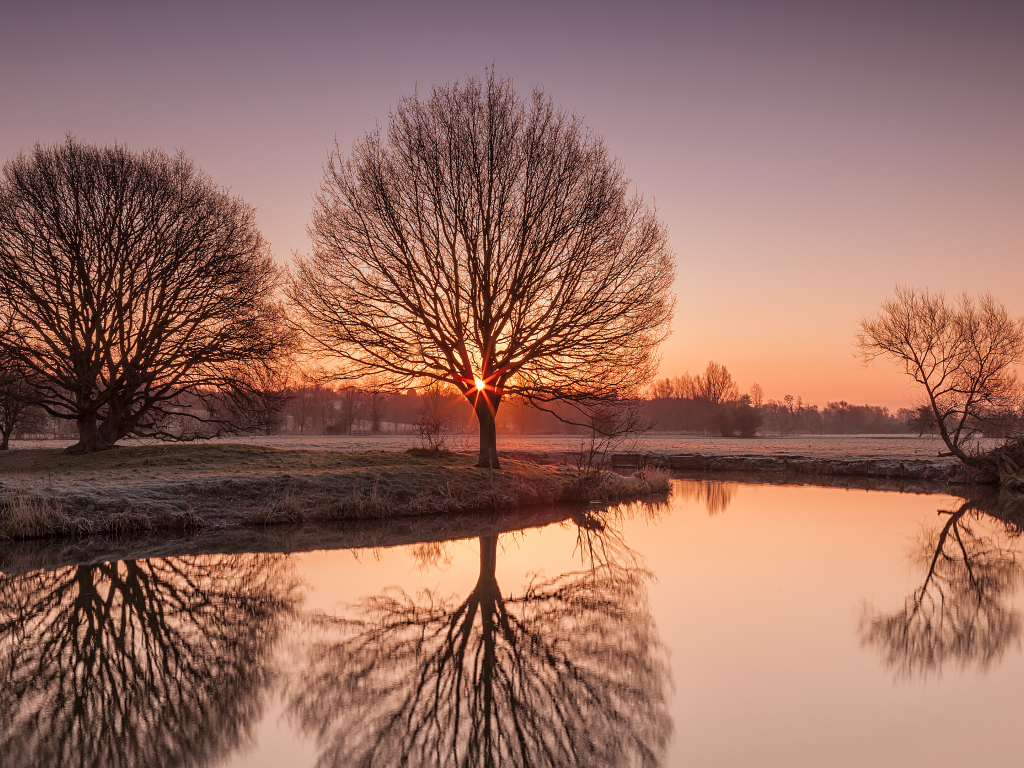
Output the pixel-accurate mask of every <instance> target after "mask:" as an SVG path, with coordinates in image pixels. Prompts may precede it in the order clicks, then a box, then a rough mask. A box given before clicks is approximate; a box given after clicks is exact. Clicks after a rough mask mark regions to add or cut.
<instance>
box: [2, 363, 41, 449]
mask: <svg viewBox="0 0 1024 768" xmlns="http://www.w3.org/2000/svg"><path fill="white" fill-rule="evenodd" d="M36 390H37V388H36V386H35V382H34V381H33V377H32V374H31V372H30V371H29V370H28V369H27V368H26V367H25V366H24V365H22V363H21V362H20V361H19V360H18V359H17V358H15V357H13V356H12V355H10V354H7V353H6V351H5V350H4V349H2V348H0V451H6V450H7V448H8V447H9V442H10V439H11V435H12V434H13V433H14V431H15V430H16V429H20V430H22V431H25V430H26V429H32V428H33V427H35V428H41V427H42V422H43V419H42V418H41V416H42V413H41V412H40V409H39V406H38V404H37V403H38V398H39V395H38V393H37V391H36Z"/></svg>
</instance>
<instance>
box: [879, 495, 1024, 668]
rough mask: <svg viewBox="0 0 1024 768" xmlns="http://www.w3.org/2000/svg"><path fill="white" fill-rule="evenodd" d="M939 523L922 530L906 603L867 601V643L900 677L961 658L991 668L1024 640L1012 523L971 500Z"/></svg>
mask: <svg viewBox="0 0 1024 768" xmlns="http://www.w3.org/2000/svg"><path fill="white" fill-rule="evenodd" d="M941 514H944V515H949V517H948V518H947V519H946V520H945V522H944V524H943V525H942V526H941V527H937V528H935V529H933V530H931V531H926V532H925V533H923V534H922V537H921V540H920V542H919V543H918V544H917V545H916V546H915V549H914V555H913V559H914V560H916V561H917V565H918V566H919V568H920V569H921V570H922V571H924V579H923V581H922V583H921V586H920V587H919V588H918V589H916V590H914V592H913V593H911V594H910V596H908V597H907V599H906V601H905V603H904V606H903V608H902V610H899V611H896V612H895V613H890V614H885V613H881V612H879V611H876V610H874V609H873V608H871V607H870V606H867V607H865V610H864V613H863V615H862V617H861V623H860V634H861V643H862V644H863V645H865V646H870V647H874V648H877V649H878V651H879V653H880V654H881V655H882V657H883V659H884V660H885V664H886V666H888V667H889V668H891V669H893V670H894V671H895V673H896V675H897V677H901V678H908V679H909V678H914V677H921V678H926V677H928V676H929V675H930V674H940V673H941V671H942V669H943V667H945V666H946V665H948V664H955V665H956V666H958V667H959V668H961V669H964V668H966V667H968V666H971V665H974V666H976V667H977V668H979V669H981V670H985V669H988V668H989V667H991V665H992V664H993V663H995V662H997V661H999V660H1000V659H1001V658H1002V657H1003V656H1004V655H1005V654H1006V652H1007V651H1008V650H1009V649H1011V648H1019V647H1020V644H1021V616H1020V612H1019V611H1016V610H1014V608H1013V596H1014V593H1015V592H1016V591H1017V588H1018V587H1019V586H1020V584H1021V582H1022V580H1024V578H1022V577H1024V569H1022V567H1021V559H1020V554H1019V552H1018V550H1017V548H1016V547H1015V546H1014V543H1013V539H1014V538H1016V537H1017V536H1018V535H1019V533H1020V531H1019V529H1017V528H1016V527H1015V526H1014V525H1012V524H1008V523H1004V522H1002V521H1001V520H999V519H997V518H995V517H990V516H989V515H986V514H984V513H982V512H980V511H979V509H978V508H977V505H976V504H975V503H973V502H971V501H966V502H965V503H964V504H963V505H961V507H960V508H959V509H957V511H955V512H942V513H941Z"/></svg>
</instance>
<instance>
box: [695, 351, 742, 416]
mask: <svg viewBox="0 0 1024 768" xmlns="http://www.w3.org/2000/svg"><path fill="white" fill-rule="evenodd" d="M693 390H694V398H695V399H697V400H703V401H704V402H707V403H711V404H712V405H721V404H722V403H728V402H732V401H733V400H737V399H739V396H740V389H739V387H738V386H736V382H735V381H733V378H732V374H731V373H729V369H728V368H726V367H725V366H724V365H719V364H718V363H716V362H715V361H714V360H712V361H710V362H709V363H708V367H707V368H706V369H705V370H704V374H703V375H698V376H695V377H694V379H693Z"/></svg>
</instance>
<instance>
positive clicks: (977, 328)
mask: <svg viewBox="0 0 1024 768" xmlns="http://www.w3.org/2000/svg"><path fill="white" fill-rule="evenodd" d="M857 345H858V347H859V348H860V352H861V355H862V357H863V358H864V360H865V361H870V360H874V359H875V358H877V357H881V356H885V357H889V358H891V359H893V360H895V361H896V362H897V363H899V364H900V365H901V366H902V367H903V370H904V372H905V373H906V374H907V375H908V376H910V377H911V378H913V379H914V381H916V382H917V383H918V384H920V385H921V387H922V388H923V389H924V392H925V397H926V398H927V404H928V405H929V406H930V407H931V411H932V414H933V416H934V419H935V426H936V428H937V429H938V432H939V435H940V436H941V437H942V440H943V441H944V442H945V443H946V446H947V447H948V448H949V451H950V453H951V455H953V456H956V457H957V458H958V459H960V460H961V461H962V462H964V463H965V464H968V465H970V466H974V467H978V468H982V469H989V470H993V471H995V472H999V471H1000V470H1001V469H1002V467H1001V465H1000V459H1001V455H1000V454H999V453H998V452H997V453H992V454H987V455H986V454H981V453H980V452H978V451H977V450H974V449H973V447H972V445H971V441H972V439H973V438H974V437H975V436H976V435H977V434H979V433H980V431H981V429H982V425H983V424H985V423H986V422H987V421H988V419H989V418H990V416H992V415H993V414H997V415H999V414H1002V413H1005V412H1006V411H1007V410H1013V411H1016V410H1018V409H1019V407H1020V403H1021V396H1022V393H1021V387H1020V384H1019V382H1018V380H1017V376H1016V374H1015V372H1014V368H1015V366H1016V365H1017V364H1018V363H1020V362H1021V361H1022V360H1024V318H1013V317H1011V316H1010V313H1009V312H1008V311H1007V309H1006V307H1004V306H1003V305H1002V304H1000V303H999V302H998V301H996V300H995V299H994V298H992V296H991V295H990V294H988V293H986V294H984V295H983V296H981V297H980V298H978V299H973V298H971V297H970V296H968V295H967V294H964V295H963V296H961V297H960V298H959V299H957V300H956V301H954V302H947V301H946V298H945V296H944V295H943V294H942V293H941V292H939V293H932V292H930V291H928V290H925V291H917V290H915V289H913V288H906V287H902V286H897V287H896V292H895V294H894V296H893V297H892V298H891V299H886V300H885V301H884V302H882V307H881V309H880V310H879V312H878V314H876V315H875V316H874V317H870V318H869V317H865V318H863V319H861V321H860V331H859V333H858V334H857ZM1014 469H1015V470H1016V471H1017V472H1019V467H1016V466H1015V467H1014Z"/></svg>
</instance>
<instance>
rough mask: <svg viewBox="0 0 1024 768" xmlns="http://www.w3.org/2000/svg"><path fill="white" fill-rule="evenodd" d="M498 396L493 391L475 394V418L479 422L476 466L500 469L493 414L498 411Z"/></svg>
mask: <svg viewBox="0 0 1024 768" xmlns="http://www.w3.org/2000/svg"><path fill="white" fill-rule="evenodd" d="M500 399H501V398H500V396H498V395H496V394H494V393H493V392H481V393H480V394H479V395H477V396H476V405H475V408H474V410H475V411H476V420H477V422H479V424H480V460H479V461H478V462H477V466H478V467H486V468H488V469H501V465H500V464H499V463H498V432H497V427H496V425H495V423H494V415H495V414H496V413H497V412H498V403H499V401H500Z"/></svg>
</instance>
